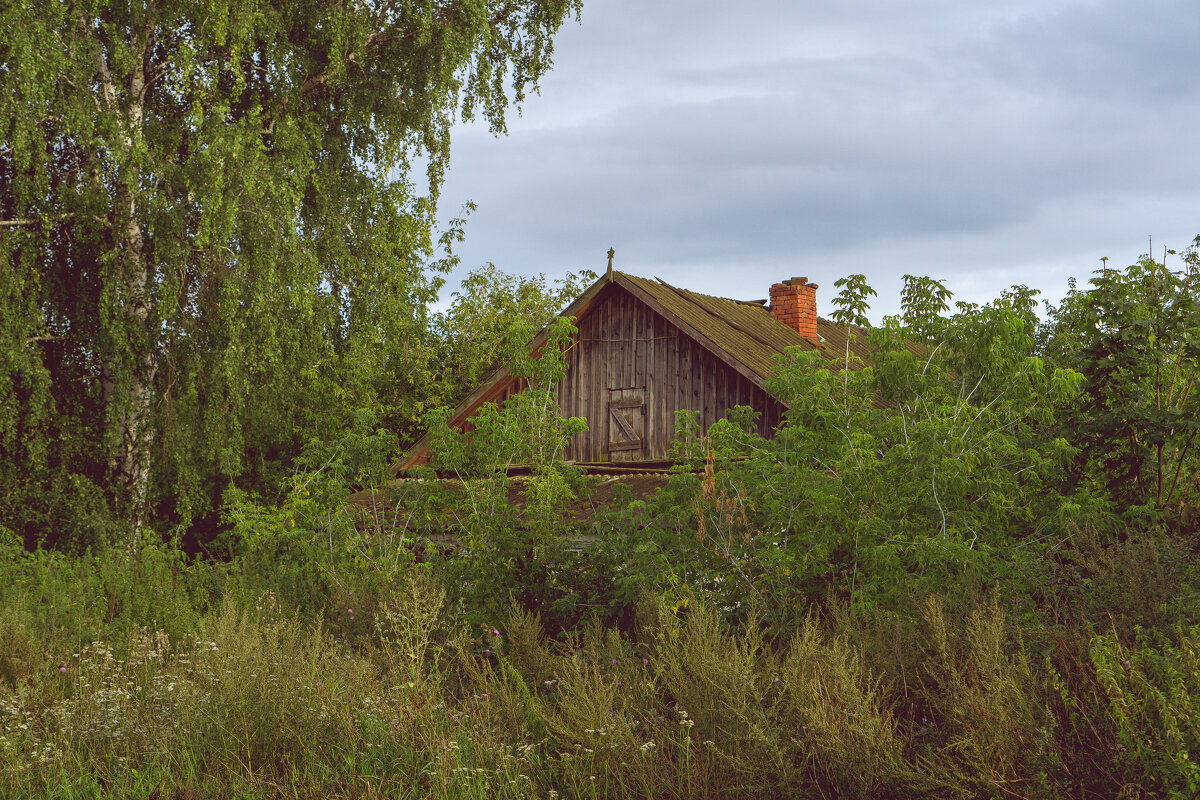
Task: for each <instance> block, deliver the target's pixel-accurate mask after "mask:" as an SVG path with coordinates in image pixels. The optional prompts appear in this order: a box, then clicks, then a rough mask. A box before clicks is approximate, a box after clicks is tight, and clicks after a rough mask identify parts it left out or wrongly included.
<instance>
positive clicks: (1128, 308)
mask: <svg viewBox="0 0 1200 800" xmlns="http://www.w3.org/2000/svg"><path fill="white" fill-rule="evenodd" d="M1198 246H1200V240H1198V242H1197V244H1195V245H1193V246H1192V247H1190V248H1188V249H1187V250H1186V251H1184V252H1183V253H1182V261H1183V269H1181V270H1170V269H1168V268H1167V267H1166V265H1165V264H1163V263H1158V262H1156V261H1154V259H1153V258H1150V257H1148V256H1147V257H1144V258H1143V259H1142V260H1140V261H1139V262H1138V263H1136V264H1133V265H1131V266H1129V267H1127V268H1126V269H1124V270H1115V269H1108V268H1107V267H1106V268H1105V269H1103V270H1099V271H1098V272H1097V275H1096V277H1095V278H1093V279H1092V280H1091V282H1090V288H1088V289H1087V290H1083V291H1080V290H1078V289H1075V288H1072V291H1071V292H1070V294H1068V295H1067V297H1066V299H1065V300H1064V301H1063V302H1062V304H1060V305H1059V306H1058V307H1056V308H1052V309H1051V313H1050V319H1049V321H1048V323H1047V326H1046V330H1045V331H1044V332H1043V339H1044V347H1045V350H1046V352H1047V356H1048V357H1049V358H1053V359H1055V360H1058V361H1060V362H1061V363H1065V364H1069V365H1071V366H1072V367H1073V368H1074V369H1077V370H1078V371H1080V372H1081V373H1083V375H1084V376H1085V378H1086V382H1085V383H1084V385H1083V395H1082V398H1081V399H1082V402H1080V403H1079V404H1077V405H1076V406H1074V407H1073V408H1072V409H1070V412H1069V413H1067V414H1064V415H1063V421H1064V432H1065V435H1066V436H1067V437H1068V438H1069V439H1070V440H1071V442H1072V444H1074V445H1075V446H1076V447H1078V448H1079V451H1080V453H1079V463H1078V465H1077V475H1078V479H1079V480H1081V481H1086V482H1088V483H1094V485H1096V486H1097V488H1098V489H1100V490H1101V491H1103V493H1104V494H1105V495H1107V496H1108V497H1110V498H1111V499H1112V500H1113V501H1115V502H1116V503H1117V505H1118V507H1119V508H1121V509H1122V511H1127V513H1128V514H1130V519H1131V520H1132V519H1133V518H1134V517H1136V516H1137V515H1139V514H1149V515H1151V516H1153V515H1154V514H1166V515H1167V518H1170V519H1173V520H1175V521H1176V522H1178V523H1181V524H1183V525H1184V526H1185V527H1192V528H1194V526H1195V520H1196V519H1197V518H1198V517H1200V514H1197V508H1200V494H1198V492H1200V472H1198V470H1197V464H1200V461H1198V460H1197V459H1198V456H1197V452H1196V447H1195V446H1194V445H1195V442H1196V435H1197V433H1200V395H1198V394H1197V392H1196V391H1195V383H1196V378H1197V375H1198V374H1200V305H1197V303H1198V301H1197V290H1198V288H1200V253H1198V251H1197V247H1198Z"/></svg>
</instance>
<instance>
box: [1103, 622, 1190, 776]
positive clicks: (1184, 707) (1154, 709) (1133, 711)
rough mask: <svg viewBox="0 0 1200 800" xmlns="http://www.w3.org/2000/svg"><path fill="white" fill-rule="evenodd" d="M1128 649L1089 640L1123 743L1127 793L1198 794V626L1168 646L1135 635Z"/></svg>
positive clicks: (1108, 639)
mask: <svg viewBox="0 0 1200 800" xmlns="http://www.w3.org/2000/svg"><path fill="white" fill-rule="evenodd" d="M1137 634H1138V635H1137V641H1136V643H1135V644H1134V645H1133V646H1126V645H1123V644H1122V643H1121V642H1120V641H1119V639H1118V638H1117V636H1116V635H1115V634H1113V635H1103V634H1102V635H1097V636H1093V637H1092V639H1091V644H1090V653H1091V660H1092V664H1093V665H1094V666H1095V670H1096V679H1097V681H1098V682H1099V684H1100V685H1101V686H1102V687H1103V689H1104V692H1105V694H1106V695H1107V698H1108V707H1107V711H1108V716H1109V718H1110V719H1111V721H1112V723H1113V725H1114V727H1115V730H1116V737H1117V741H1118V742H1119V744H1120V755H1119V756H1118V758H1119V761H1120V767H1121V771H1122V772H1123V773H1124V775H1125V776H1126V778H1125V780H1126V781H1127V784H1126V787H1123V788H1125V789H1126V790H1127V791H1133V790H1135V789H1136V790H1137V791H1139V792H1141V793H1144V794H1145V795H1146V796H1153V797H1167V798H1184V797H1195V796H1196V794H1197V792H1200V765H1197V764H1196V762H1195V758H1196V753H1197V749H1198V748H1200V714H1198V711H1200V628H1195V627H1192V628H1186V629H1180V630H1177V631H1175V635H1174V636H1172V637H1170V638H1171V639H1172V640H1173V641H1169V640H1166V641H1164V639H1165V638H1166V637H1158V636H1155V635H1153V634H1151V633H1148V632H1144V631H1142V630H1140V629H1139V630H1138V632H1137Z"/></svg>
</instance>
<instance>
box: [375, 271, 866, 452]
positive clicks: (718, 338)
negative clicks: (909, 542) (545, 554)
mask: <svg viewBox="0 0 1200 800" xmlns="http://www.w3.org/2000/svg"><path fill="white" fill-rule="evenodd" d="M816 293H817V285H816V284H814V283H809V282H808V280H807V279H806V278H792V279H790V280H787V281H783V282H781V283H777V284H775V285H774V286H772V287H770V300H769V301H768V300H756V301H739V300H729V299H726V298H721V297H711V296H708V295H703V294H698V293H696V292H691V291H688V290H686V289H680V288H676V287H674V286H669V285H668V284H666V283H663V282H662V281H656V280H649V279H646V278H639V277H636V276H633V275H628V274H625V273H623V272H616V271H613V270H611V269H610V270H609V272H608V273H607V274H605V275H604V276H602V277H601V278H600V279H599V280H597V281H596V282H595V283H594V284H592V286H591V287H589V288H588V289H587V291H585V292H584V293H583V294H582V295H580V297H579V298H578V299H577V300H576V301H575V302H574V303H572V304H571V305H570V306H569V307H568V308H567V309H565V310H564V311H563V312H562V314H563V316H567V317H572V318H574V320H575V326H576V327H577V329H578V333H577V334H576V335H575V336H574V338H573V340H572V342H571V343H570V345H569V347H568V348H567V351H566V353H565V358H566V365H567V371H566V374H565V376H564V377H563V379H562V380H561V381H560V382H559V383H558V385H557V386H556V387H555V388H556V392H557V397H558V403H559V408H560V410H561V411H562V413H563V415H564V416H567V417H584V418H586V419H587V421H588V428H589V430H588V431H587V432H585V433H582V434H579V435H577V436H575V437H574V438H573V439H572V440H571V441H570V443H569V444H568V446H567V450H566V453H565V458H566V460H568V461H573V462H576V463H579V464H596V465H600V464H613V462H642V463H645V462H654V461H662V460H665V459H667V458H668V455H669V448H670V444H671V440H672V436H673V434H674V423H675V412H676V411H679V410H682V409H691V410H694V411H696V412H697V413H698V415H699V422H700V424H701V426H702V427H704V428H707V427H708V426H709V425H711V424H712V423H714V422H716V421H717V420H718V419H721V418H723V417H724V416H725V415H726V413H727V411H728V410H729V409H730V408H732V407H734V406H739V405H741V406H750V407H751V408H753V409H754V410H756V411H758V412H759V423H758V424H759V429H760V433H762V435H764V436H770V435H771V433H772V432H773V431H774V430H775V428H776V427H778V426H779V424H780V422H781V421H782V419H783V414H784V411H785V410H786V409H785V406H784V405H783V403H781V402H780V401H779V400H778V399H777V398H775V397H773V396H772V395H771V393H770V392H769V391H768V390H767V388H766V382H767V379H768V378H769V377H770V376H771V375H772V373H773V371H774V369H775V356H776V355H778V354H779V353H781V352H783V351H784V350H785V349H786V348H788V347H800V348H805V349H809V350H819V351H821V352H822V353H824V354H827V356H828V358H830V360H831V362H835V364H834V365H835V366H840V365H841V364H842V363H843V361H842V360H843V359H844V357H845V346H846V333H847V332H846V328H845V327H844V326H835V325H834V324H833V323H831V322H829V321H827V320H824V319H821V318H820V317H818V316H817V301H816ZM860 333H862V332H861V331H860ZM864 339H865V336H860V337H859V338H858V341H857V342H856V343H855V344H854V345H853V346H852V349H853V350H854V351H855V352H856V353H857V354H860V355H861V354H862V352H860V351H861V350H862V349H863V347H864V341H863V340H864ZM544 342H545V336H544V334H542V335H539V336H538V337H536V338H535V339H534V340H533V341H532V342H531V343H530V347H531V348H533V349H537V348H540V347H541V346H542V345H543V344H544ZM521 388H522V387H521V383H520V381H519V379H518V378H516V377H515V376H513V375H512V374H511V373H510V372H509V370H508V369H500V370H498V371H497V372H496V373H495V374H494V375H492V377H491V378H490V379H489V380H488V381H487V382H486V383H484V384H483V385H482V386H480V387H479V389H478V390H477V391H475V392H474V393H473V394H472V395H471V396H470V397H468V398H467V399H466V400H464V401H463V402H462V403H461V404H460V405H459V406H458V408H456V409H455V410H454V412H453V415H452V417H451V419H450V424H451V425H452V426H456V427H457V426H463V425H467V426H469V424H470V423H469V419H470V417H471V415H472V414H474V413H475V412H476V411H478V410H479V408H480V407H481V406H482V405H483V404H484V403H488V402H498V403H501V402H503V401H504V400H506V399H507V398H509V397H511V396H513V395H514V394H515V393H516V392H518V391H520V390H521ZM428 447H429V443H428V441H427V440H426V439H422V440H421V441H419V442H417V443H416V444H415V445H414V446H413V447H412V448H411V449H410V450H409V451H408V452H407V453H406V454H405V455H404V456H403V457H402V458H401V459H400V461H399V462H397V464H396V467H397V469H400V470H403V469H407V468H409V467H413V466H416V465H419V464H422V463H425V461H426V460H427V459H428V455H429V454H428ZM635 465H636V464H633V463H631V464H628V466H630V467H633V466H635Z"/></svg>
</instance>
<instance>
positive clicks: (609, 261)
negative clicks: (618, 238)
mask: <svg viewBox="0 0 1200 800" xmlns="http://www.w3.org/2000/svg"><path fill="white" fill-rule="evenodd" d="M616 254H617V251H616V250H613V249H612V248H611V247H610V248H608V277H610V278H611V277H612V260H613V256H615V255H616Z"/></svg>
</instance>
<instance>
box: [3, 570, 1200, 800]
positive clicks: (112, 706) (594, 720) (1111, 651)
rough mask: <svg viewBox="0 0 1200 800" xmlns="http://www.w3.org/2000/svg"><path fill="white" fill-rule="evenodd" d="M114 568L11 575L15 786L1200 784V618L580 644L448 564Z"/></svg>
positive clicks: (881, 790) (957, 789)
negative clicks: (376, 577)
mask: <svg viewBox="0 0 1200 800" xmlns="http://www.w3.org/2000/svg"><path fill="white" fill-rule="evenodd" d="M102 561H103V559H91V560H89V559H76V560H67V559H61V558H56V557H51V556H46V555H35V556H28V557H24V558H22V559H16V560H11V561H9V562H7V563H6V565H5V570H6V575H5V576H4V577H5V580H4V581H3V582H2V583H0V587H3V588H0V599H2V600H3V605H2V606H0V796H2V797H6V798H7V797H14V798H22V797H63V798H67V797H71V798H79V797H94V798H100V797H104V798H110V797H118V798H123V797H129V798H147V797H175V798H191V799H192V800H200V799H201V798H217V797H231V796H237V797H251V798H284V797H287V798H309V797H312V798H316V797H330V796H342V797H350V796H353V797H380V798H382V797H388V798H393V797H413V798H418V797H419V798H427V797H433V798H447V799H448V798H464V797H471V798H473V797H478V798H494V797H497V798H533V797H539V798H545V797H560V798H607V797H612V798H618V797H620V798H625V797H668V798H683V797H701V798H725V797H729V798H740V797H747V798H749V797H755V798H758V797H801V798H803V797H811V798H831V797H848V798H855V797H857V798H876V797H930V798H983V797H995V798H1009V797H1030V798H1060V797H1061V798H1068V797H1083V796H1088V797H1112V798H1117V797H1170V796H1177V797H1190V796H1195V793H1196V792H1197V790H1198V789H1200V780H1198V777H1197V776H1198V774H1200V770H1198V769H1197V767H1196V766H1195V764H1194V759H1195V758H1196V757H1197V748H1200V722H1198V720H1200V701H1198V700H1197V698H1198V697H1200V683H1198V682H1197V677H1196V676H1197V675H1198V674H1200V657H1198V656H1197V653H1198V652H1200V629H1197V628H1194V627H1189V626H1186V625H1185V626H1179V627H1176V628H1173V629H1165V630H1164V629H1155V630H1154V631H1151V630H1147V629H1142V630H1141V632H1140V633H1137V634H1134V635H1132V636H1130V635H1126V634H1125V633H1124V632H1123V631H1122V627H1121V626H1120V625H1115V624H1114V625H1111V626H1110V628H1109V630H1108V631H1107V632H1100V633H1096V632H1094V631H1092V630H1089V629H1088V628H1086V627H1079V628H1058V629H1055V631H1054V632H1053V634H1050V633H1047V632H1046V630H1044V629H1041V628H1038V627H1037V626H1031V625H1030V624H1029V623H1028V622H1026V621H1022V620H1021V618H1019V617H1014V616H1013V615H1012V614H1011V613H1010V611H1008V610H1006V608H1005V607H1003V606H1001V605H1000V604H999V603H997V602H995V601H984V602H981V603H978V604H976V605H975V606H974V607H972V608H965V609H964V608H960V607H959V606H952V605H950V604H948V603H947V602H946V601H944V600H942V599H941V598H938V597H924V598H919V599H918V601H916V602H914V603H913V604H912V605H911V607H907V608H893V609H875V610H873V611H863V610H857V611H855V612H854V614H850V613H849V612H837V611H836V609H835V610H834V613H829V614H826V615H824V616H822V617H817V616H815V615H811V614H810V615H808V616H805V617H801V618H799V619H797V620H796V621H795V623H794V625H793V626H791V627H790V628H786V629H781V628H778V627H776V628H773V629H767V628H765V627H763V626H761V625H759V624H757V623H755V622H754V621H753V620H751V621H749V622H747V623H746V624H744V625H742V626H741V627H740V628H739V629H737V630H730V629H728V628H727V627H725V626H724V625H723V623H722V622H721V621H720V615H719V614H717V613H716V612H714V611H712V610H710V609H708V608H706V607H705V606H704V605H703V604H702V603H692V604H691V605H690V607H687V608H681V607H680V606H678V605H676V606H674V607H670V606H668V605H667V604H666V603H665V602H663V601H661V600H658V599H655V598H653V597H648V598H646V600H645V601H644V602H643V604H642V606H641V608H640V609H639V610H638V611H637V613H636V615H634V616H635V618H636V620H637V624H636V625H634V626H632V627H631V628H630V629H628V630H626V631H618V630H615V629H608V628H605V627H604V626H602V625H600V624H599V623H598V622H593V623H591V624H588V625H584V626H583V627H581V628H580V629H578V630H575V631H570V632H568V633H567V634H566V635H564V636H562V637H558V638H550V637H548V636H547V635H546V633H545V632H544V631H543V630H542V623H541V620H540V618H539V616H538V615H537V614H536V613H532V612H529V611H526V610H521V609H517V608H514V609H511V610H509V611H507V612H506V613H504V614H503V615H502V616H501V618H499V619H497V620H496V622H495V623H494V625H492V626H488V627H486V628H480V627H471V626H470V625H468V624H467V623H466V622H465V621H464V620H465V617H464V615H463V614H462V613H461V610H460V609H459V608H457V607H456V606H453V605H450V604H448V602H447V599H446V598H447V592H446V589H445V587H444V586H443V585H442V583H441V582H440V580H439V578H438V576H437V574H436V572H431V571H428V570H423V569H418V568H413V569H411V570H410V571H409V572H408V573H406V574H405V575H403V576H402V577H400V578H399V579H398V580H396V581H395V582H394V583H391V584H389V585H386V586H383V587H376V588H375V589H374V590H373V594H371V595H370V596H369V597H364V596H363V595H361V594H359V595H353V592H354V591H356V590H353V589H351V588H346V590H345V596H344V597H342V596H338V597H336V598H335V600H334V601H332V602H333V603H334V604H335V605H336V607H330V608H327V609H324V610H323V613H316V614H314V613H312V610H311V609H298V608H289V607H287V606H285V605H282V604H281V602H280V601H279V600H278V598H277V596H276V595H275V594H274V593H273V592H271V591H260V592H257V593H253V592H249V591H247V589H246V587H247V586H250V585H255V584H253V583H248V582H246V581H242V580H240V579H239V578H238V576H237V575H236V573H234V572H233V571H228V572H222V571H221V570H219V569H217V568H211V569H205V568H200V567H195V566H188V565H185V564H184V563H183V562H181V561H178V560H175V559H173V558H172V557H171V556H169V555H166V554H162V553H155V552H147V553H143V554H141V555H140V556H138V557H137V558H136V559H134V560H132V561H129V562H124V563H123V564H122V565H120V566H119V567H118V566H111V565H105V564H103V563H101V562H102ZM218 589H219V591H217V590H218ZM351 596H357V597H359V599H360V600H362V601H363V603H361V604H359V605H356V606H350V605H348V603H349V602H350V597H351ZM114 597H115V598H116V599H115V600H114V599H113V598H114ZM351 610H353V612H354V613H353V614H350V611H351ZM350 616H353V617H354V618H355V619H354V621H353V622H351V621H350V620H349V619H348V618H349V617H350Z"/></svg>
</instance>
